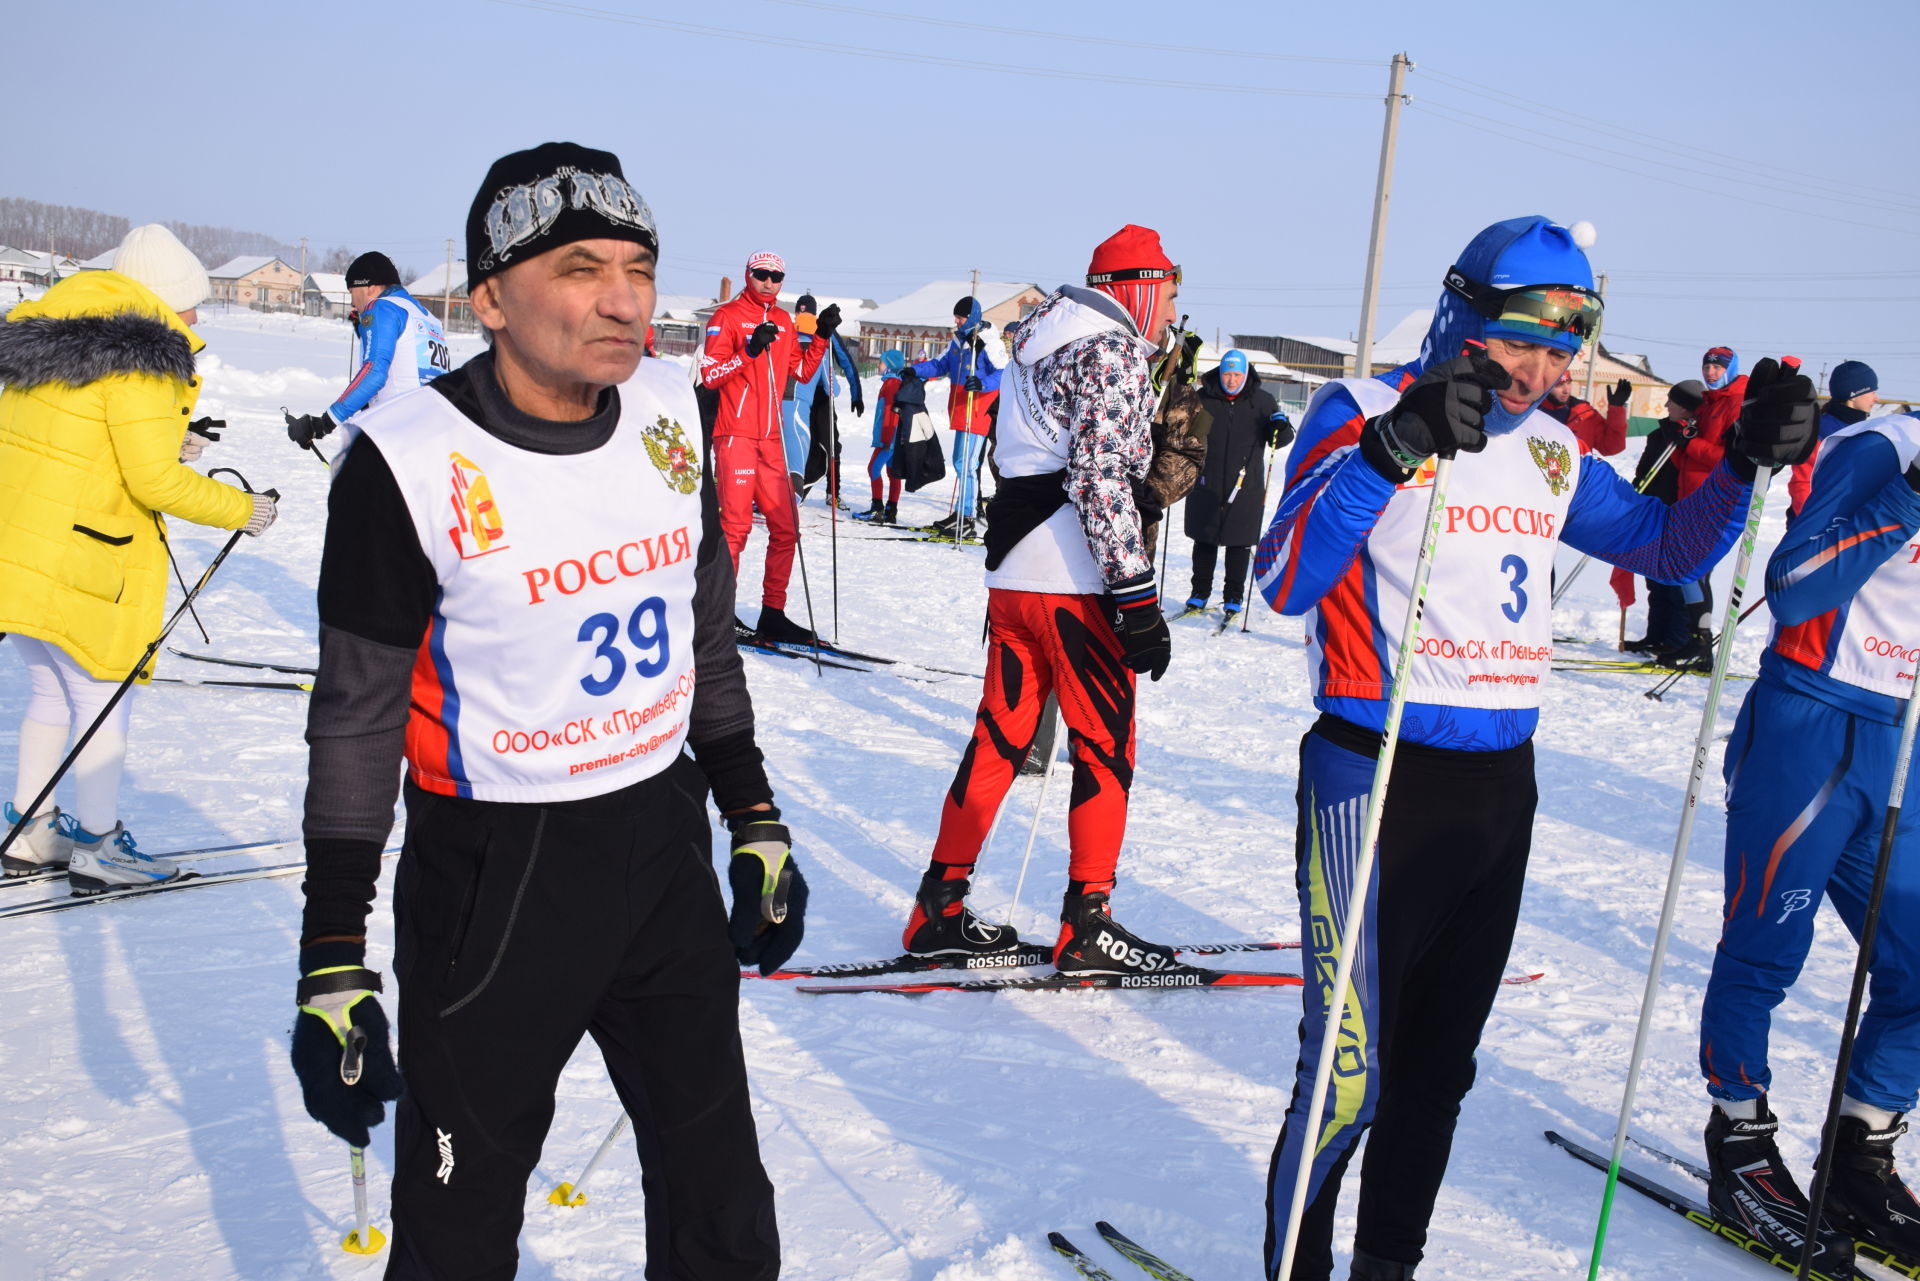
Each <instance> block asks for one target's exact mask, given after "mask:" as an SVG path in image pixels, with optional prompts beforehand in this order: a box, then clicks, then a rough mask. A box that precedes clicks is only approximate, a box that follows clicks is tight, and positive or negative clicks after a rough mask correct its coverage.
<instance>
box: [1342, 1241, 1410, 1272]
mask: <svg viewBox="0 0 1920 1281" xmlns="http://www.w3.org/2000/svg"><path fill="white" fill-rule="evenodd" d="M1415 1266H1416V1265H1414V1264H1411V1263H1394V1262H1391V1261H1390V1260H1387V1259H1383V1258H1381V1257H1380V1256H1379V1255H1377V1254H1368V1253H1367V1252H1366V1251H1365V1250H1362V1249H1361V1248H1360V1247H1359V1246H1355V1247H1354V1249H1353V1270H1352V1271H1351V1272H1349V1273H1347V1281H1413V1269H1414V1267H1415Z"/></svg>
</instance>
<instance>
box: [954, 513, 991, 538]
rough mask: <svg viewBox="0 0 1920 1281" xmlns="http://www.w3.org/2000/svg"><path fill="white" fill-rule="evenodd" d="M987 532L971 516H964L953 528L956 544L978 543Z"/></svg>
mask: <svg viewBox="0 0 1920 1281" xmlns="http://www.w3.org/2000/svg"><path fill="white" fill-rule="evenodd" d="M985 532H986V531H985V530H984V529H982V528H981V527H980V526H979V525H978V524H977V523H976V522H975V521H974V518H973V517H971V516H962V517H961V518H960V519H959V520H958V521H956V522H954V526H953V541H954V542H956V543H977V542H979V541H980V537H981V535H982V534H984V533H985Z"/></svg>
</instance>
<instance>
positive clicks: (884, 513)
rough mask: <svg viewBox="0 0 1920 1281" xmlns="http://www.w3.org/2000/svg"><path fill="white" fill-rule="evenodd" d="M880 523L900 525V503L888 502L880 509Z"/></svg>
mask: <svg viewBox="0 0 1920 1281" xmlns="http://www.w3.org/2000/svg"><path fill="white" fill-rule="evenodd" d="M879 523H880V524H882V525H898V524H899V523H900V504H899V503H888V504H887V505H886V506H885V507H883V508H881V509H880V521H879Z"/></svg>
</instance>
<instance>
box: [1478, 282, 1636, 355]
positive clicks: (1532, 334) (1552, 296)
mask: <svg viewBox="0 0 1920 1281" xmlns="http://www.w3.org/2000/svg"><path fill="white" fill-rule="evenodd" d="M1446 283H1447V289H1448V290H1449V291H1450V292H1452V293H1456V294H1458V295H1460V297H1462V298H1464V299H1466V300H1467V302H1468V303H1469V304H1470V305H1471V306H1472V307H1473V309H1474V310H1475V311H1477V312H1479V313H1480V314H1481V315H1482V316H1484V317H1486V319H1487V320H1488V321H1489V322H1490V323H1491V324H1492V325H1493V326H1496V327H1498V328H1499V329H1500V331H1501V332H1503V333H1505V334H1508V335H1511V336H1512V337H1515V338H1519V339H1521V340H1523V341H1528V342H1539V343H1547V344H1551V345H1554V346H1565V345H1566V343H1567V339H1568V337H1569V336H1571V337H1572V338H1573V339H1574V340H1575V343H1576V345H1577V344H1578V343H1580V342H1585V341H1586V340H1588V339H1590V338H1592V337H1594V336H1595V335H1597V334H1598V333H1599V332H1600V313H1601V310H1602V308H1603V307H1604V305H1605V304H1604V303H1602V301H1601V299H1600V295H1599V294H1596V293H1594V292H1593V290H1591V289H1588V288H1586V287H1584V286H1582V285H1527V286H1525V287H1524V288H1521V289H1492V288H1489V287H1488V286H1486V285H1481V284H1476V283H1474V282H1473V281H1471V280H1469V279H1467V277H1466V275H1465V273H1463V272H1462V271H1461V270H1460V269H1459V268H1458V267H1455V268H1453V269H1451V270H1450V271H1448V272H1447V281H1446Z"/></svg>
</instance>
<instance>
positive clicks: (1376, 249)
mask: <svg viewBox="0 0 1920 1281" xmlns="http://www.w3.org/2000/svg"><path fill="white" fill-rule="evenodd" d="M1412 67H1413V59H1411V58H1409V57H1407V55H1406V54H1404V53H1396V54H1394V55H1393V62H1392V64H1391V72H1390V74H1389V76H1388V78H1387V124H1386V129H1385V131H1384V133H1382V135H1381V138H1380V177H1379V179H1378V180H1377V181H1376V182H1375V183H1374V188H1373V233H1372V235H1371V237H1370V238H1369V240H1368V242H1367V281H1366V284H1365V285H1364V286H1363V288H1362V292H1361V295H1360V340H1359V344H1358V346H1357V348H1356V350H1355V351H1354V357H1353V376H1354V377H1355V378H1368V377H1371V376H1372V374H1373V327H1374V313H1375V312H1376V311H1377V310H1378V308H1379V304H1380V255H1381V252H1382V251H1383V250H1384V248H1385V246H1386V239H1387V201H1388V199H1389V198H1390V195H1391V193H1392V190H1393V149H1394V144H1395V142H1396V141H1397V140H1398V138H1399V136H1400V107H1401V105H1402V104H1403V103H1405V102H1406V101H1407V95H1406V93H1405V92H1404V91H1405V88H1406V84H1407V72H1408V71H1409V70H1410V69H1411V68H1412Z"/></svg>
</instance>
